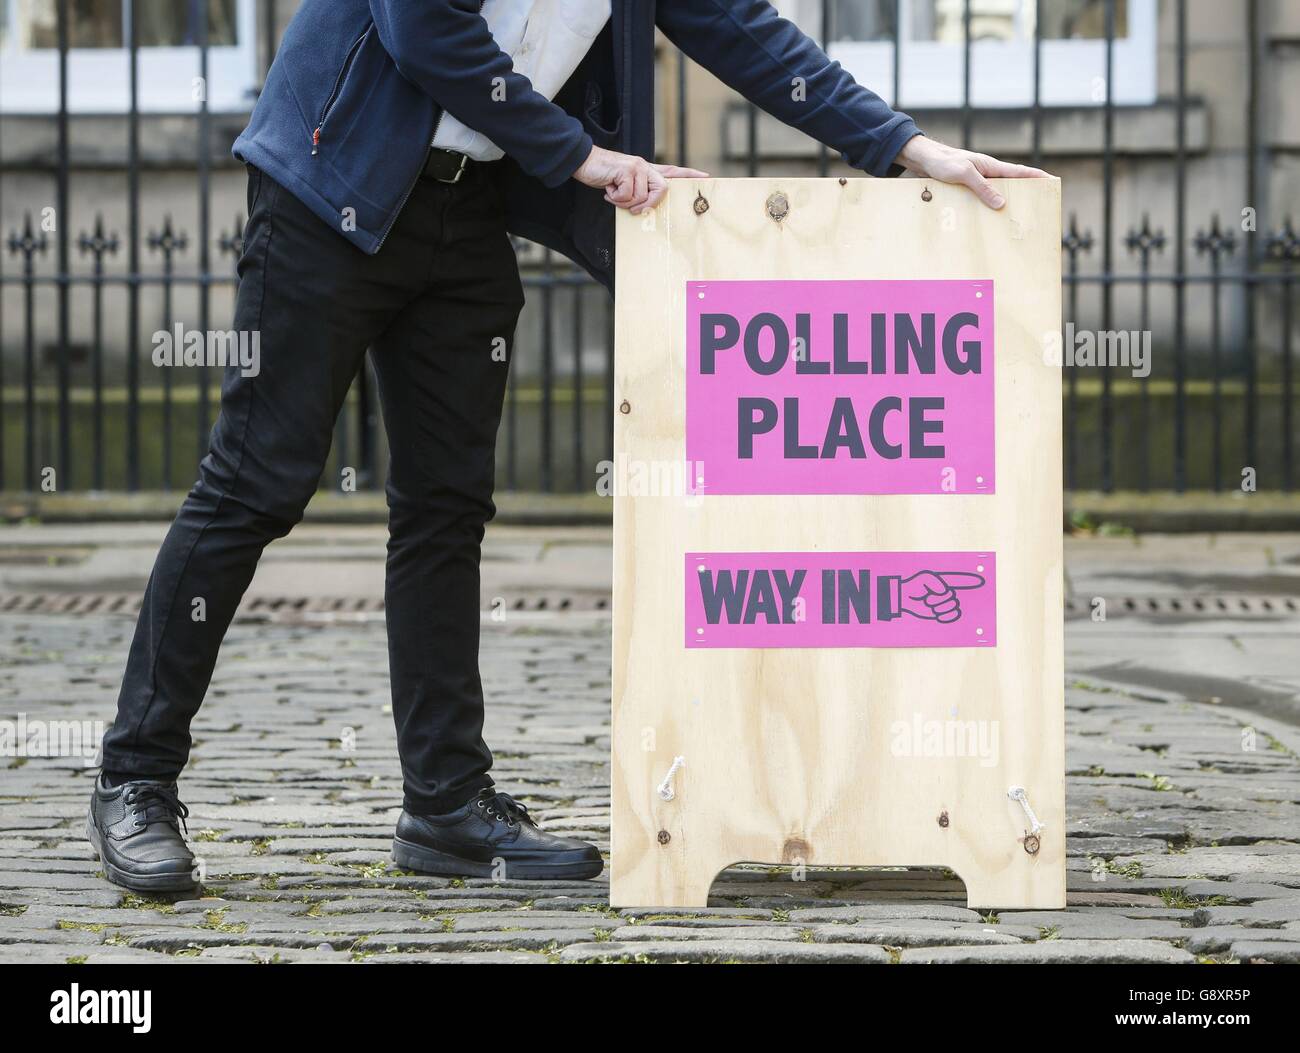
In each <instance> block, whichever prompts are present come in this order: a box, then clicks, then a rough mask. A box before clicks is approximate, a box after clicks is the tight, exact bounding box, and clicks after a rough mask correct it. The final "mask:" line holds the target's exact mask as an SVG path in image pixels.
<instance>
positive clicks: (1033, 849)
mask: <svg viewBox="0 0 1300 1053" xmlns="http://www.w3.org/2000/svg"><path fill="white" fill-rule="evenodd" d="M1024 844H1025V851H1026V852H1028V853H1029V854H1030V855H1031V856H1036V855H1038V849H1039V847H1040V846H1039V843H1038V835H1037V834H1031V833H1029V832H1026V833H1025V841H1024Z"/></svg>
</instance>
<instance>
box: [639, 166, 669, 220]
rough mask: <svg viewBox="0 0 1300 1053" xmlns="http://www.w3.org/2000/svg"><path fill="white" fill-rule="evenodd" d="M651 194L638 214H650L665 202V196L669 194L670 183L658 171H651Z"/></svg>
mask: <svg viewBox="0 0 1300 1053" xmlns="http://www.w3.org/2000/svg"><path fill="white" fill-rule="evenodd" d="M649 187H650V193H649V195H648V196H647V197H646V200H645V204H644V205H643V206H642V207H641V208H639V209H637V210H636V211H637V212H648V211H650V209H652V208H654V207H655V206H656V205H658V204H659V202H660V201H662V200H663V198H664V195H665V194H666V193H668V181H667V180H666V179H665V178H664V177H663V176H662V175H661V174H660V173H659V172H656V171H653V170H652V171H651V173H650V181H649Z"/></svg>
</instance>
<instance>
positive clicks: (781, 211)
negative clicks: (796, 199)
mask: <svg viewBox="0 0 1300 1053" xmlns="http://www.w3.org/2000/svg"><path fill="white" fill-rule="evenodd" d="M767 214H768V215H769V216H771V217H772V218H773V219H774V220H776V221H777V222H778V223H780V222H781V220H783V219H785V217H786V216H788V215H789V214H790V199H789V198H788V197H786V196H785V195H784V194H783V193H781V191H779V190H778V191H777V192H776V193H775V194H773V195H772V196H771V197H769V198H768V199H767Z"/></svg>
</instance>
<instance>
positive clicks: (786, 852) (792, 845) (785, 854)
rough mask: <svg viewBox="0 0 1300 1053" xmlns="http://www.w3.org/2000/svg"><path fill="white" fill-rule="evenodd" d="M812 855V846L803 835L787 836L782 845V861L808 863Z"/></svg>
mask: <svg viewBox="0 0 1300 1053" xmlns="http://www.w3.org/2000/svg"><path fill="white" fill-rule="evenodd" d="M811 857H812V846H811V845H810V844H808V842H807V841H805V840H804V839H803V838H801V837H789V838H786V842H785V844H784V845H782V846H781V862H782V863H806V862H808V860H809V859H810V858H811Z"/></svg>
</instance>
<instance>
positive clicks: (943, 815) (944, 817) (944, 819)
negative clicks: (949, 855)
mask: <svg viewBox="0 0 1300 1053" xmlns="http://www.w3.org/2000/svg"><path fill="white" fill-rule="evenodd" d="M939 825H940V826H941V827H943V828H944V829H945V830H947V829H948V813H947V812H940V813H939Z"/></svg>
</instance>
